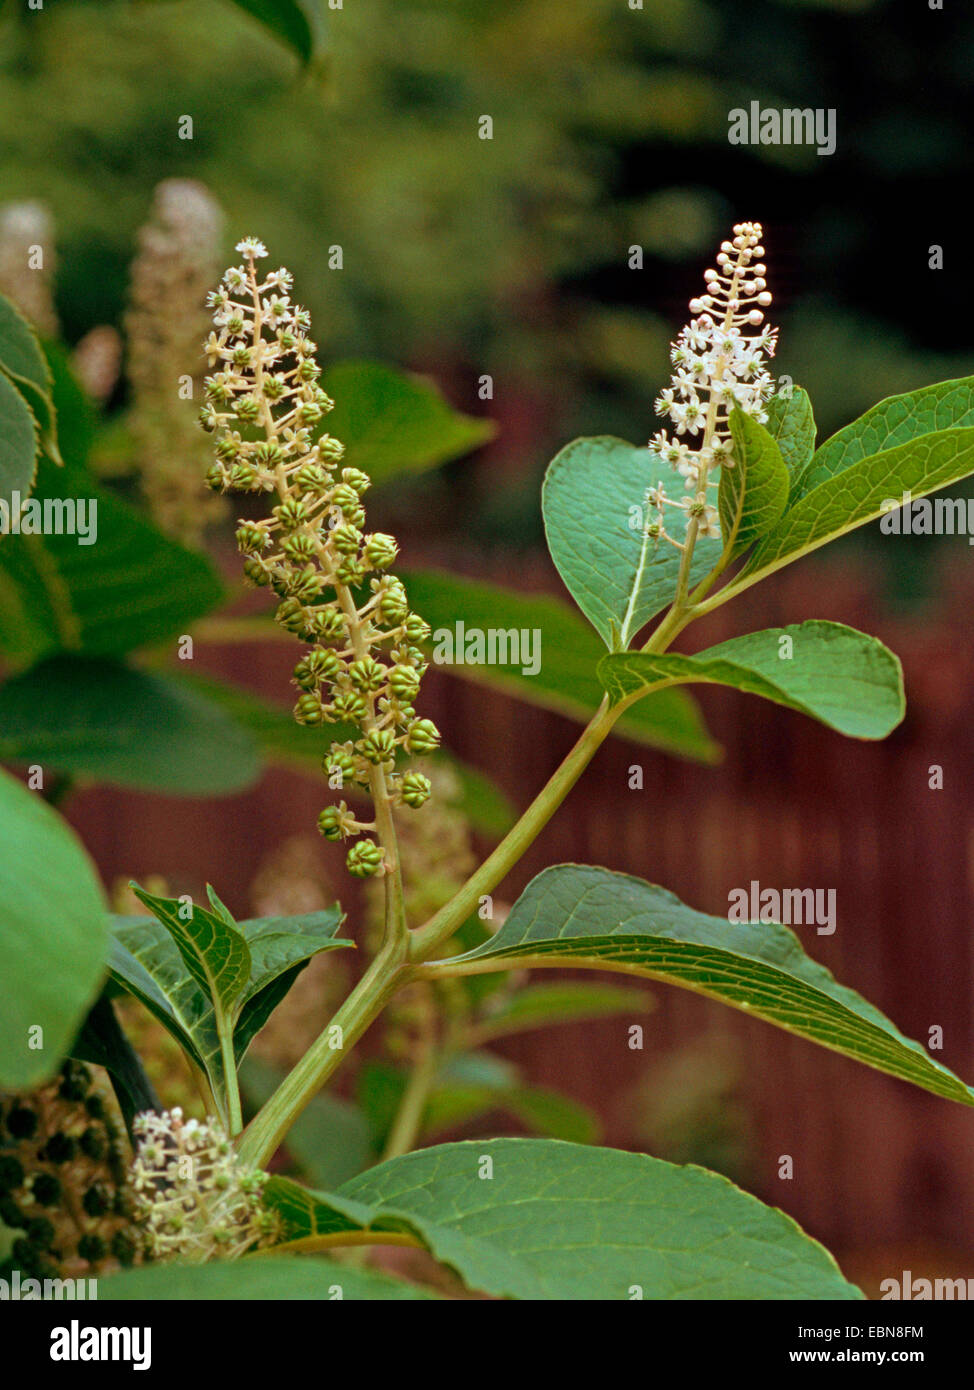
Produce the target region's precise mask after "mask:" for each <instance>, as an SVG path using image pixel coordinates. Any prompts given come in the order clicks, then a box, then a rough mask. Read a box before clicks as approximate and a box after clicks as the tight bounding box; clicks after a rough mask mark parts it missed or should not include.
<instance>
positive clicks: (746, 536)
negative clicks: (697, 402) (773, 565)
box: [718, 410, 788, 556]
mask: <svg viewBox="0 0 974 1390" xmlns="http://www.w3.org/2000/svg"><path fill="white" fill-rule="evenodd" d="M730 426H731V434H732V435H733V439H734V463H733V465H732V466H731V467H729V468H724V469H722V470H721V475H720V491H719V493H718V504H719V510H720V527H721V539H722V540H723V542H724V546H725V547H726V548H728V549H729V550H730V554H731V555H732V556H734V555H741V554H743V552H744V551H745V550H747V549H748V547H749V546H751V545H753V544H754V542H755V541H756V540H758V539H759V538H760V537H761V536H763V535H765V533H766V532H768V531H770V530H771V528H772V526H774V525H776V524H777V522H778V521H779V520H780V519H781V514H782V512H783V511H784V510H785V503H786V502H787V500H788V469H787V467H786V466H785V461H784V459H783V458H782V457H781V450H780V449H779V448H778V446H777V444H776V443H775V441H774V439H773V438H772V436H771V435H770V434H769V433H768V431H767V430H766V429H765V428H764V426H763V425H761V424H759V423H758V421H757V420H752V419H751V417H750V416H749V415H745V414H744V412H743V411H742V410H734V411H732V412H731V417H730Z"/></svg>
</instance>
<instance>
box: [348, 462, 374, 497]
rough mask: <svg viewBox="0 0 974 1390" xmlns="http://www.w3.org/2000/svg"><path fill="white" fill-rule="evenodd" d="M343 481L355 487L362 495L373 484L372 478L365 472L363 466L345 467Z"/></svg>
mask: <svg viewBox="0 0 974 1390" xmlns="http://www.w3.org/2000/svg"><path fill="white" fill-rule="evenodd" d="M342 482H343V483H346V484H347V485H348V486H349V487H350V488H354V489H355V491H356V492H357V493H358V495H359V496H360V497H361V495H362V493H363V492H367V491H368V489H369V488H370V487H371V486H372V479H371V478H370V477H369V475H368V473H363V472H362V470H361V468H343V469H342Z"/></svg>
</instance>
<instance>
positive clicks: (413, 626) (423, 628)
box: [403, 613, 431, 642]
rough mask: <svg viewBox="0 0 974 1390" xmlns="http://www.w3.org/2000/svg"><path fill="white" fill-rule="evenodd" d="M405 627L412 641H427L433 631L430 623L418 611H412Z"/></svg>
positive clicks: (408, 637)
mask: <svg viewBox="0 0 974 1390" xmlns="http://www.w3.org/2000/svg"><path fill="white" fill-rule="evenodd" d="M403 627H404V631H405V633H406V637H407V639H408V641H410V642H425V641H426V639H427V637H428V636H429V635H430V631H431V629H430V625H429V623H428V622H426V621H425V620H424V619H423V618H421V617H420V616H419V614H418V613H410V614H409V616H408V618H407V619H406V621H405V623H404V625H403Z"/></svg>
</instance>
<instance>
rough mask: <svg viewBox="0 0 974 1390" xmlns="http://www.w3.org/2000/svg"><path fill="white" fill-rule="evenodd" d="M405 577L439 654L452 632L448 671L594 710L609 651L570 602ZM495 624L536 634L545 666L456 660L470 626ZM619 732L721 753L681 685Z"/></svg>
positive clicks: (684, 752)
mask: <svg viewBox="0 0 974 1390" xmlns="http://www.w3.org/2000/svg"><path fill="white" fill-rule="evenodd" d="M404 583H405V584H406V588H407V592H408V594H409V601H410V603H411V604H412V605H413V606H414V607H415V608H416V611H417V612H418V613H421V614H422V615H423V617H424V618H425V619H426V621H427V622H428V623H429V624H430V626H431V627H432V629H433V637H434V640H433V642H432V643H431V644H430V645H431V651H433V652H434V653H435V651H436V648H437V646H438V645H440V644H439V640H438V639H439V637H440V635H441V634H446V636H448V637H452V654H453V656H454V660H453V661H452V662H441V663H440V664H441V665H442V669H443V670H444V671H448V672H449V673H450V674H451V675H453V676H457V677H459V679H461V680H465V681H471V682H472V683H473V684H475V685H486V686H490V687H492V688H494V689H497V690H504V691H506V692H507V693H508V694H510V695H513V696H515V697H516V698H517V699H519V700H525V701H526V702H528V703H529V704H532V705H540V706H541V707H542V708H544V709H551V710H556V711H557V712H558V713H559V714H564V715H566V716H567V717H568V718H570V719H577V720H583V721H586V720H588V719H590V718H591V717H592V714H593V713H594V711H595V710H596V709H597V708H598V706H599V703H600V701H601V699H602V694H603V691H602V687H601V686H600V684H599V681H598V679H597V677H596V674H595V672H596V666H597V665H598V662H599V659H600V658H601V657H602V656H604V654H605V653H604V651H603V647H602V644H601V642H600V641H599V640H598V638H597V637H595V636H594V635H593V634H592V632H591V630H590V629H589V628H588V627H587V626H586V625H585V623H583V622H581V621H580V620H579V618H578V617H577V615H576V614H575V613H574V612H572V610H571V609H570V608H569V607H568V605H567V604H565V603H561V602H559V601H558V600H557V599H553V598H548V597H547V596H546V595H538V594H518V593H515V592H513V591H512V590H510V589H504V588H502V587H501V586H500V585H498V584H486V583H483V582H481V581H479V580H472V579H461V578H459V577H458V576H456V575H452V574H444V573H440V572H439V571H436V570H423V571H416V570H413V571H411V572H410V573H409V574H407V575H405V576H404ZM458 624H460V627H459V628H458ZM491 629H495V630H497V629H500V630H503V631H507V632H510V631H515V632H517V633H519V634H520V633H521V632H524V633H526V634H527V635H528V639H529V641H533V640H534V639H533V638H532V634H534V633H537V634H538V637H537V645H538V647H539V649H540V666H539V669H538V670H537V671H535V672H533V673H529V674H525V671H524V669H523V666H522V664H520V663H515V662H513V661H508V662H505V663H503V664H476V663H471V662H469V661H466V660H464V661H458V660H456V659H455V658H456V657H457V655H458V654H460V653H459V651H458V649H459V647H460V646H461V645H462V638H463V636H464V634H465V633H468V632H487V631H490V630H491ZM458 638H459V639H461V640H460V641H458ZM445 645H446V644H445V643H444V644H443V648H444V649H445ZM616 731H617V732H618V733H619V734H622V735H624V736H625V737H626V738H631V739H633V740H634V741H635V742H637V743H643V744H646V745H648V746H649V747H651V748H661V749H663V750H664V751H665V752H667V753H675V754H678V755H680V756H681V757H686V758H693V759H695V760H697V761H699V762H714V761H716V759H717V758H718V757H719V755H720V748H719V746H718V745H717V744H716V743H714V741H713V739H711V737H710V735H709V734H708V732H707V729H706V726H705V725H704V723H703V720H702V718H701V715H700V711H699V709H698V708H697V706H696V704H695V703H694V702H693V701H692V700H690V699H689V698H688V697H687V696H686V695H684V693H683V692H682V691H678V690H670V691H666V690H664V691H661V692H660V693H659V694H658V695H652V696H650V697H649V698H648V699H647V700H645V701H641V702H640V703H639V704H638V705H636V706H634V707H633V709H631V710H629V711H627V712H626V714H625V715H623V717H622V718H621V719H620V720H619V723H618V724H617V725H616Z"/></svg>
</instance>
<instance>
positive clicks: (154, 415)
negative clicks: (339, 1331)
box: [125, 179, 223, 544]
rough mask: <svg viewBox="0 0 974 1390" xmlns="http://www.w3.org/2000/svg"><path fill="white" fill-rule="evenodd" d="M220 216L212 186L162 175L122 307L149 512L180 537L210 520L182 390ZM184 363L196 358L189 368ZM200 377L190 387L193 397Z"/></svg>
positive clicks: (191, 416) (202, 462)
mask: <svg viewBox="0 0 974 1390" xmlns="http://www.w3.org/2000/svg"><path fill="white" fill-rule="evenodd" d="M222 229H223V214H222V212H221V211H220V207H219V205H218V204H217V202H216V201H215V199H214V198H213V195H212V194H211V193H210V191H209V189H208V188H206V187H205V185H203V184H201V183H197V182H195V181H194V180H192V179H165V180H164V181H163V182H162V183H160V184H159V185H158V187H157V188H156V190H155V196H154V198H153V203H152V211H151V213H150V215H149V220H148V221H147V223H146V224H145V226H144V227H142V229H141V230H140V232H139V252H138V255H137V256H136V258H135V260H134V262H133V264H132V286H131V291H130V297H131V302H130V305H129V310H128V314H127V315H126V320H125V328H126V334H127V340H128V375H129V380H130V382H131V386H132V410H131V417H130V418H131V427H132V433H133V436H134V438H135V444H136V449H137V453H138V463H139V469H140V478H141V485H142V491H143V493H144V495H145V499H146V502H147V503H148V506H149V510H150V512H151V513H152V515H153V516H154V517H155V519H156V520H157V521H158V522H159V524H160V525H161V526H163V527H164V528H165V529H166V530H167V531H170V532H171V533H172V534H173V535H175V536H177V537H178V538H179V539H180V540H182V541H185V542H186V543H187V544H195V543H196V542H198V541H199V539H200V535H201V533H202V530H203V525H204V523H205V521H206V520H207V517H206V514H205V511H204V510H203V509H202V508H201V507H200V505H199V474H200V470H201V469H202V468H204V467H205V466H206V461H207V451H206V446H205V441H204V440H202V439H201V438H200V435H199V431H198V430H197V428H196V407H194V406H193V404H192V398H190V397H189V395H188V393H187V392H186V390H185V389H184V388H185V386H186V385H187V383H186V380H185V378H186V374H187V373H188V372H189V371H192V372H193V375H194V376H195V375H197V368H196V363H199V371H198V375H199V376H200V377H201V376H202V361H201V359H200V357H199V350H198V343H199V339H200V337H201V335H202V334H203V333H205V332H206V329H207V314H206V309H205V307H204V299H205V296H206V293H207V290H208V289H209V287H210V286H211V285H212V284H213V281H214V278H215V277H216V275H217V274H218V273H219V265H220V241H221V235H222ZM187 364H193V366H192V368H190V367H189V366H188V365H187ZM198 385H199V382H198V381H193V383H192V386H193V395H194V396H195V398H196V399H197V400H198V399H199V396H198V394H197V387H198Z"/></svg>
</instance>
